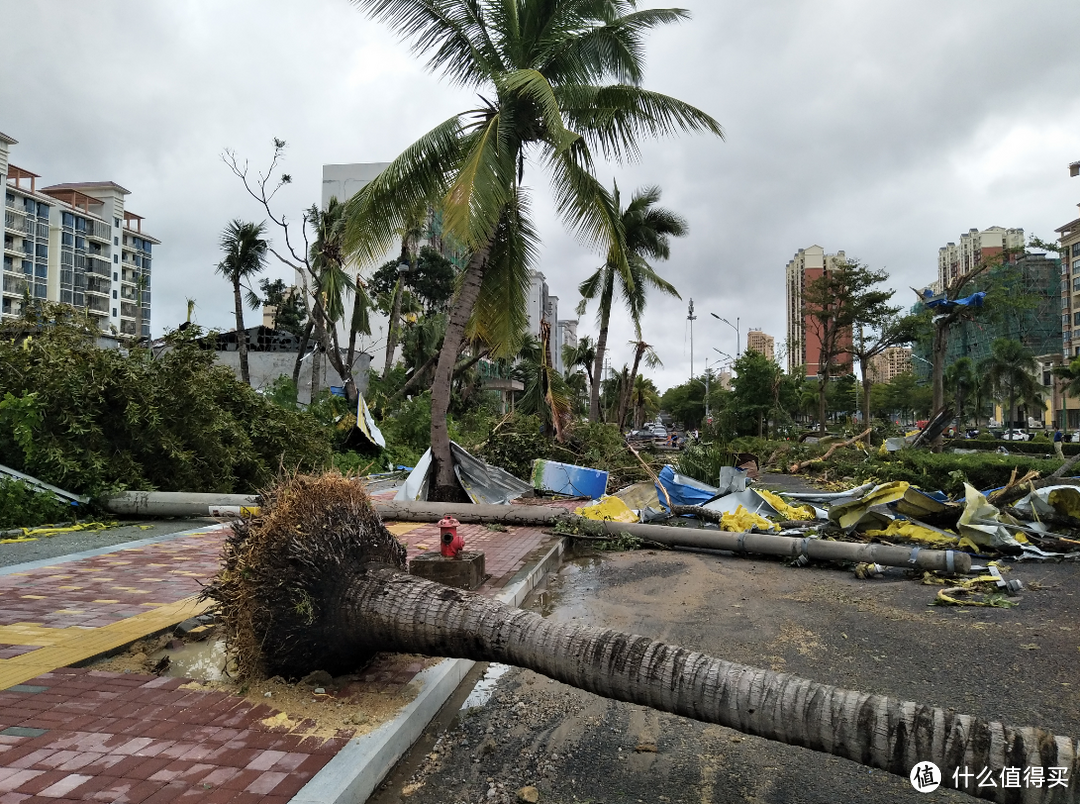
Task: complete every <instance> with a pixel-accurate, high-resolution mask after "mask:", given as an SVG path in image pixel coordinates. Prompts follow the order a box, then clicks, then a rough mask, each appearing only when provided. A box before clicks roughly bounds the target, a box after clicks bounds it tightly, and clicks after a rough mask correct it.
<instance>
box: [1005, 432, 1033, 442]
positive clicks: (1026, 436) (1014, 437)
mask: <svg viewBox="0 0 1080 804" xmlns="http://www.w3.org/2000/svg"><path fill="white" fill-rule="evenodd" d="M1034 437H1035V434H1034V433H1025V432H1024V431H1023V430H1006V431H1005V432H1004V433H1002V434H1001V440H1002V441H1030V440H1031V439H1033V438H1034Z"/></svg>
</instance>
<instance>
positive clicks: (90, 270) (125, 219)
mask: <svg viewBox="0 0 1080 804" xmlns="http://www.w3.org/2000/svg"><path fill="white" fill-rule="evenodd" d="M17 144H18V143H17V141H16V140H15V139H13V138H11V137H9V136H7V135H5V134H0V183H2V184H3V187H4V263H3V287H2V295H0V315H3V316H5V317H14V316H18V315H20V314H21V313H22V306H23V298H24V294H27V295H29V296H30V297H31V298H34V299H42V300H47V301H54V302H62V303H64V304H70V305H71V306H73V307H75V308H77V309H80V310H85V311H86V312H87V313H88V314H89V316H90V318H91V320H92V321H93V322H94V323H95V324H96V325H97V327H98V328H99V329H100V330H101V331H102V332H109V333H113V334H116V335H120V336H127V337H134V336H136V335H137V336H139V337H149V336H150V325H151V318H150V301H151V277H152V265H153V260H154V247H155V246H157V245H159V244H160V241H159V240H157V239H156V238H155V237H152V236H151V235H149V234H147V233H145V232H143V231H142V221H143V219H142V217H141V216H139V215H135V214H134V213H132V212H129V211H127V210H126V209H125V198H126V196H128V195H130V192H129V191H128V190H126V189H124V188H123V187H121V186H120V185H119V184H116V183H115V182H77V183H68V184H54V185H50V186H46V187H41V188H39V187H38V179H39V178H41V177H40V176H39V175H38V174H36V173H32V172H30V171H28V170H25V169H23V168H20V167H16V166H15V165H13V164H11V161H10V152H11V147H12V146H14V145H17Z"/></svg>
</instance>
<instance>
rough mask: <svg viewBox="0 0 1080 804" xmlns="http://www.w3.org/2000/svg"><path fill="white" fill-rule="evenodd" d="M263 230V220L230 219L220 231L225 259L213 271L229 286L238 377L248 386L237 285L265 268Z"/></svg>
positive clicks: (241, 310) (240, 303)
mask: <svg viewBox="0 0 1080 804" xmlns="http://www.w3.org/2000/svg"><path fill="white" fill-rule="evenodd" d="M265 232H266V224H265V223H245V222H243V221H241V220H234V221H232V222H231V223H229V225H228V226H226V227H225V231H223V232H222V233H221V249H222V251H224V252H225V259H223V260H222V261H221V262H219V263H218V267H217V272H218V273H219V274H221V275H222V276H224V277H225V278H226V279H228V280H229V281H230V282H231V283H232V286H233V301H234V303H235V309H236V343H237V351H238V352H239V353H240V379H241V380H242V381H243V382H244V383H246V384H247V385H251V372H250V371H249V370H248V343H247V331H246V330H245V329H244V301H243V296H242V294H241V292H240V288H241V286H243V284H244V282H245V281H246V280H248V279H250V278H251V277H253V276H254V275H255V274H257V273H259V272H260V271H262V270H263V269H264V268H266V253H267V250H268V249H269V244H268V243H267V242H266V240H264V239H263V234H265ZM247 291H248V293H253V291H252V290H251V288H247Z"/></svg>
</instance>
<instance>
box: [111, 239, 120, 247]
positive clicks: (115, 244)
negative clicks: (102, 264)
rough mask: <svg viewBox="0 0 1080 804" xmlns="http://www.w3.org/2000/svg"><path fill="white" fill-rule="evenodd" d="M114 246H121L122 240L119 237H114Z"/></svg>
mask: <svg viewBox="0 0 1080 804" xmlns="http://www.w3.org/2000/svg"><path fill="white" fill-rule="evenodd" d="M112 244H113V245H114V246H119V245H120V238H119V237H114V238H113V239H112Z"/></svg>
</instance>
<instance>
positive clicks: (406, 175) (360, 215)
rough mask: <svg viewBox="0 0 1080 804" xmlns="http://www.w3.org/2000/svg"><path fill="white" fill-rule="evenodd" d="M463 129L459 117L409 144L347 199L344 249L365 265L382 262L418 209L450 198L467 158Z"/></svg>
mask: <svg viewBox="0 0 1080 804" xmlns="http://www.w3.org/2000/svg"><path fill="white" fill-rule="evenodd" d="M463 139H464V129H463V125H462V120H461V117H460V116H458V115H455V116H454V117H451V118H450V119H449V120H446V121H444V122H443V123H440V124H439V125H438V126H436V127H435V128H433V129H432V130H431V131H429V132H428V133H427V134H425V135H424V136H423V137H421V138H420V139H418V140H417V141H416V142H414V143H413V144H412V145H410V146H409V147H408V148H407V149H405V151H404V152H402V154H401V155H400V156H398V157H397V158H396V159H395V160H394V161H393V162H391V163H390V164H389V165H388V166H387V167H386V169H385V170H383V172H382V173H380V174H379V175H378V176H376V177H375V178H374V179H373V180H372V181H371V182H369V183H368V184H367V185H365V187H364V188H363V189H362V190H361V191H360V192H359V193H357V194H356V195H354V196H353V197H352V198H350V199H349V200H348V201H346V202H345V209H344V212H343V216H344V236H343V238H342V245H343V248H344V250H345V252H346V253H347V254H349V255H351V256H353V257H355V258H356V259H357V260H358V261H359V262H361V263H362V264H373V263H375V262H377V261H379V260H381V259H382V258H383V257H384V256H385V255H386V253H387V252H388V251H390V249H391V248H393V246H394V245H395V244H396V242H397V239H398V238H399V237H400V233H401V232H402V231H405V230H406V228H407V226H408V224H409V221H410V218H411V216H412V215H413V211H414V210H416V209H417V208H422V207H424V206H425V205H427V204H429V203H433V202H436V201H438V200H439V199H441V198H442V197H443V196H445V194H446V191H447V189H448V188H449V186H450V182H451V177H452V176H454V175H455V174H456V172H457V170H458V168H459V167H460V165H461V164H462V161H463V159H464V148H463V142H462V140H463Z"/></svg>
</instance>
